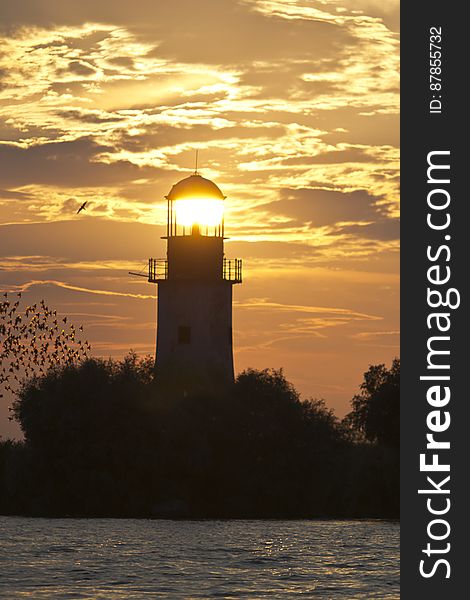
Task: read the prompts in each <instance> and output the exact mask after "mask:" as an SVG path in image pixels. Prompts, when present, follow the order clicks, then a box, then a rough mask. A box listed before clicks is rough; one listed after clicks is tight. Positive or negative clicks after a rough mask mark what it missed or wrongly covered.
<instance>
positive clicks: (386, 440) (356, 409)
mask: <svg viewBox="0 0 470 600" xmlns="http://www.w3.org/2000/svg"><path fill="white" fill-rule="evenodd" d="M351 404H352V408H353V410H352V412H350V413H349V415H348V416H347V417H346V422H347V423H349V425H350V426H351V428H352V430H353V431H354V432H355V433H356V434H357V435H358V436H359V437H363V438H364V439H366V440H368V441H369V442H372V443H375V444H379V445H383V446H389V447H392V448H396V449H398V447H399V445H400V360H399V359H398V358H396V359H395V360H394V361H393V362H392V366H391V367H390V369H387V368H386V367H385V365H373V366H370V367H369V370H368V371H367V372H366V373H364V381H363V383H362V385H361V393H360V394H358V395H356V396H354V398H353V399H352V402H351Z"/></svg>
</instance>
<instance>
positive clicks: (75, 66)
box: [69, 60, 96, 77]
mask: <svg viewBox="0 0 470 600" xmlns="http://www.w3.org/2000/svg"><path fill="white" fill-rule="evenodd" d="M69 71H70V72H71V73H73V74H74V75H79V76H80V77H88V76H89V75H94V74H95V73H96V71H95V69H93V68H92V67H90V66H89V65H87V64H85V63H83V62H81V61H79V60H73V61H72V62H70V63H69Z"/></svg>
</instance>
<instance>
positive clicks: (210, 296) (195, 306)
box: [148, 171, 242, 389]
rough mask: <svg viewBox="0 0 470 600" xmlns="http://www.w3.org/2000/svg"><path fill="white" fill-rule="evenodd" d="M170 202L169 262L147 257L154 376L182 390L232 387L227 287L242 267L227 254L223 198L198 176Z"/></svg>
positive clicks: (177, 186)
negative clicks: (153, 298) (153, 301)
mask: <svg viewBox="0 0 470 600" xmlns="http://www.w3.org/2000/svg"><path fill="white" fill-rule="evenodd" d="M166 199H167V210H168V216H167V231H166V236H165V238H164V239H166V240H167V256H166V258H165V259H155V258H150V259H149V273H148V280H149V281H150V282H151V283H156V284H157V286H158V300H157V302H158V304H157V350H156V373H157V377H158V379H159V380H161V381H162V380H163V381H171V382H172V383H174V384H176V385H181V386H182V387H183V388H184V389H201V388H204V389H217V388H220V386H221V385H225V384H227V383H230V382H232V381H233V378H234V371H233V350H232V286H233V285H234V284H236V283H241V281H242V261H241V260H239V259H232V260H229V259H227V258H225V255H224V239H225V238H224V200H225V196H224V195H223V194H222V192H221V191H220V189H219V188H218V187H217V185H216V184H215V183H213V182H212V181H210V180H209V179H205V178H204V177H201V175H199V173H198V172H197V171H195V172H194V174H193V175H191V176H189V177H186V178H185V179H182V180H181V181H179V182H178V183H177V184H175V185H174V186H173V187H172V189H171V191H170V193H169V194H168V196H166Z"/></svg>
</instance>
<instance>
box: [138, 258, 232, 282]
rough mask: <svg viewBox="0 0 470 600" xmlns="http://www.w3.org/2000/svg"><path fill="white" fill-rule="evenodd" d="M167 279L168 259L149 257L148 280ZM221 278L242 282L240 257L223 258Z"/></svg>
mask: <svg viewBox="0 0 470 600" xmlns="http://www.w3.org/2000/svg"><path fill="white" fill-rule="evenodd" d="M165 279H168V260H167V259H166V258H149V263H148V280H149V282H150V283H157V282H158V281H162V280H165ZM222 279H224V280H225V281H230V282H231V283H242V260H241V259H240V258H224V259H223V265H222Z"/></svg>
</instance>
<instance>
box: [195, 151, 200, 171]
mask: <svg viewBox="0 0 470 600" xmlns="http://www.w3.org/2000/svg"><path fill="white" fill-rule="evenodd" d="M198 155H199V149H196V168H195V169H194V175H199V173H198V172H197V159H198Z"/></svg>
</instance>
